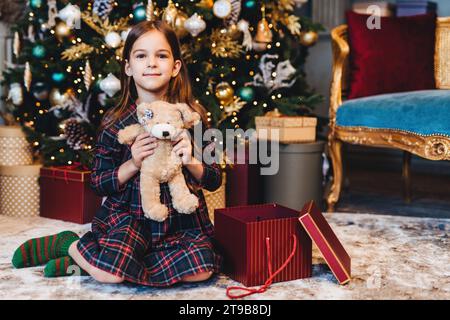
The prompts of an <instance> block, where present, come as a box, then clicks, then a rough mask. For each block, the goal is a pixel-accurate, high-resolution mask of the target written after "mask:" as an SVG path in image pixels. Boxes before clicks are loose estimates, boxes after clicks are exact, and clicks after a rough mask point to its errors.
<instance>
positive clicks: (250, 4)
mask: <svg viewBox="0 0 450 320" xmlns="http://www.w3.org/2000/svg"><path fill="white" fill-rule="evenodd" d="M244 7H245V8H246V9H250V10H252V9H255V8H256V1H255V0H246V1H245V2H244Z"/></svg>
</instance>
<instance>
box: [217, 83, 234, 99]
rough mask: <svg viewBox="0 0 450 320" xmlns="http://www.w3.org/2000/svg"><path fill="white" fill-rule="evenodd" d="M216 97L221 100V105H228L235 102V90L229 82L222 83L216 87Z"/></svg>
mask: <svg viewBox="0 0 450 320" xmlns="http://www.w3.org/2000/svg"><path fill="white" fill-rule="evenodd" d="M215 93H216V97H217V99H219V101H220V104H222V105H228V104H229V103H231V102H232V101H233V98H234V90H233V87H232V86H231V85H230V84H229V83H228V82H225V81H223V82H221V83H219V84H218V85H217V86H216V92H215Z"/></svg>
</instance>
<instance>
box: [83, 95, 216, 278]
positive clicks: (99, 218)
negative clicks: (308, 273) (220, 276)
mask: <svg viewBox="0 0 450 320" xmlns="http://www.w3.org/2000/svg"><path fill="white" fill-rule="evenodd" d="M133 123H137V116H136V105H135V104H132V105H130V108H129V110H128V111H127V112H126V113H125V114H124V115H123V116H122V117H121V118H120V119H119V121H117V122H116V124H115V125H113V126H111V127H110V128H107V129H105V130H103V131H102V132H101V133H100V135H99V137H98V141H97V146H96V153H95V163H94V168H93V172H92V175H91V185H92V188H93V189H94V190H95V192H96V193H97V194H99V195H101V196H107V198H106V200H105V201H104V203H103V205H102V207H101V208H100V210H99V211H98V212H97V213H96V215H95V217H94V219H93V221H92V231H89V232H88V233H86V234H85V235H84V236H83V237H82V238H81V239H80V241H79V243H78V250H79V251H80V253H81V255H82V256H83V257H84V258H85V259H86V260H87V261H88V262H89V263H90V264H91V265H93V266H94V267H97V268H99V269H101V270H104V271H106V272H108V273H110V274H113V275H116V276H119V277H123V278H125V280H126V281H129V282H133V283H137V284H142V285H148V286H161V287H163V286H170V285H172V284H174V283H176V282H179V281H180V280H181V278H182V277H184V276H188V275H194V274H197V273H200V272H205V271H213V272H219V270H220V265H221V261H222V259H221V257H220V255H218V254H217V253H216V252H215V250H214V246H213V232H214V229H213V226H212V224H211V221H210V220H209V217H208V211H207V208H206V203H205V198H204V196H203V192H202V191H201V188H204V189H206V190H210V191H214V190H216V189H217V188H219V186H220V185H221V181H222V176H221V169H220V167H219V166H218V165H217V164H212V165H207V164H205V163H203V167H204V171H203V176H202V178H201V180H200V181H197V180H196V179H195V178H194V177H193V176H192V175H191V174H190V173H189V171H188V170H187V169H185V168H184V167H183V173H184V175H185V177H186V179H187V181H188V182H189V183H191V184H192V185H195V186H196V187H198V188H195V189H198V191H196V193H197V196H198V198H199V208H198V209H197V211H196V212H194V213H192V214H180V213H178V212H177V211H176V210H175V209H174V208H173V205H172V199H171V196H170V193H169V187H168V185H167V183H163V184H161V185H160V188H161V203H164V204H165V205H166V206H167V207H168V208H169V217H168V218H167V219H166V220H165V221H163V222H157V221H153V220H150V219H147V218H145V217H144V213H143V211H142V206H141V195H140V188H139V185H140V184H139V183H140V175H139V173H138V174H136V175H135V176H134V177H133V178H131V179H130V180H129V181H128V182H127V183H126V184H124V185H122V186H119V184H118V178H117V173H118V169H119V166H120V165H121V164H122V163H124V162H125V161H127V160H128V159H131V149H130V147H129V146H126V145H121V144H119V142H118V140H117V132H118V131H119V130H120V129H122V128H124V127H126V126H128V125H130V124H133Z"/></svg>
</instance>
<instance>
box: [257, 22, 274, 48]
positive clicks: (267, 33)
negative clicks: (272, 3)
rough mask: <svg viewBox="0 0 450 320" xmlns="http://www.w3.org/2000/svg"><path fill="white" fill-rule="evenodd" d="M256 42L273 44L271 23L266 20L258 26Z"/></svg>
mask: <svg viewBox="0 0 450 320" xmlns="http://www.w3.org/2000/svg"><path fill="white" fill-rule="evenodd" d="M255 41H256V42H262V43H270V42H272V30H270V28H269V23H268V22H267V20H266V19H265V18H263V19H261V20H260V21H259V22H258V25H257V27H256V35H255Z"/></svg>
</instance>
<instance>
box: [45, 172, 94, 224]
mask: <svg viewBox="0 0 450 320" xmlns="http://www.w3.org/2000/svg"><path fill="white" fill-rule="evenodd" d="M90 176H91V171H87V170H77V169H67V168H65V167H50V168H41V172H40V178H39V182H40V188H41V214H40V215H41V216H42V217H46V218H51V219H59V220H64V221H70V222H75V223H81V224H84V223H89V222H91V221H92V218H93V217H94V215H95V213H96V212H97V210H98V209H99V208H100V206H101V203H102V197H99V196H97V195H96V194H95V193H94V191H93V190H92V189H91V188H90Z"/></svg>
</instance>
